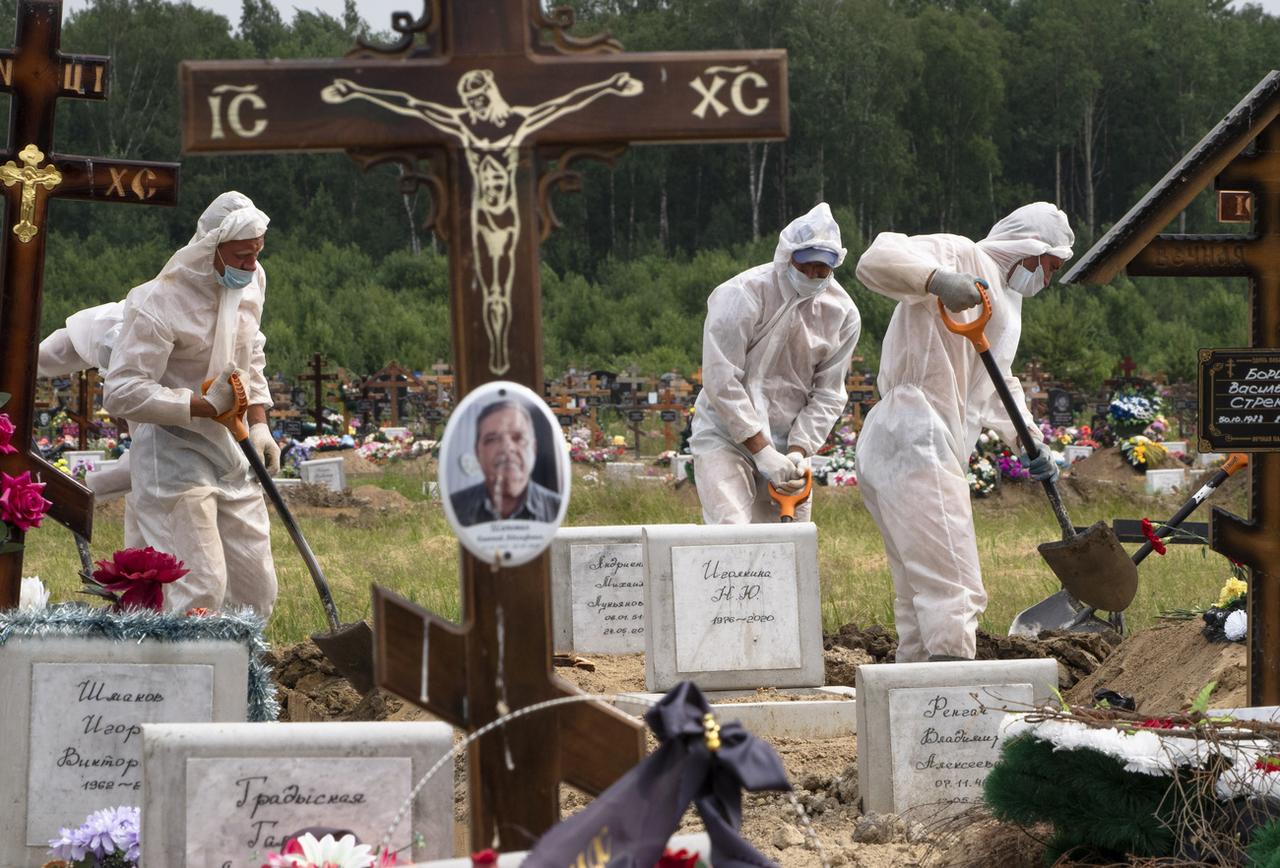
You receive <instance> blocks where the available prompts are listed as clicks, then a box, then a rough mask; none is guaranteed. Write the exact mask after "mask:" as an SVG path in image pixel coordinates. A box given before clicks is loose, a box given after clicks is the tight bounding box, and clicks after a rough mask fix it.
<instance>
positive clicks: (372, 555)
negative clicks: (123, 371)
mask: <svg viewBox="0 0 1280 868" xmlns="http://www.w3.org/2000/svg"><path fill="white" fill-rule="evenodd" d="M434 469H435V468H434V462H431V461H430V459H425V458H424V459H417V460H414V461H409V462H403V463H396V464H392V465H389V466H388V467H386V468H383V469H381V470H380V472H379V473H377V474H375V475H368V476H357V477H353V478H349V479H348V483H349V484H350V485H352V486H353V487H354V488H357V489H359V488H360V487H361V486H365V485H373V486H377V487H378V488H381V489H384V492H380V494H384V495H385V496H383V497H378V498H377V501H376V504H369V505H360V504H355V503H354V502H353V503H351V504H348V505H344V506H340V507H319V506H308V505H305V504H298V503H297V502H296V501H294V503H293V505H292V508H293V509H294V514H295V517H296V518H297V519H298V523H299V525H300V526H301V527H302V531H303V533H304V534H305V536H306V538H307V541H308V542H309V543H310V544H311V547H312V549H313V550H314V551H315V554H316V557H317V558H318V559H319V561H320V564H321V566H322V567H323V569H324V571H325V575H326V577H327V578H328V580H329V582H330V584H331V585H332V587H333V594H334V598H335V601H336V602H337V606H338V612H339V615H340V616H341V618H342V620H343V621H344V622H350V621H355V620H357V619H360V618H367V617H368V616H369V588H370V585H371V584H373V583H375V582H376V583H378V584H381V585H384V586H386V587H389V588H391V589H393V590H395V591H396V592H398V593H400V594H403V595H404V596H406V597H408V598H410V599H412V600H414V601H415V602H417V603H418V604H420V605H422V606H424V607H425V608H427V609H430V610H432V611H434V612H437V613H439V614H441V615H442V616H444V617H447V618H450V619H452V620H457V619H458V617H459V606H458V573H457V560H458V559H457V544H456V542H455V540H454V537H453V535H452V533H451V532H450V530H449V527H448V524H447V523H446V521H445V518H444V512H443V510H442V509H441V507H440V505H439V504H438V503H434V502H432V501H431V500H430V499H429V498H428V497H427V495H426V494H425V493H424V489H425V487H426V485H425V480H426V479H428V478H434V475H435V474H434ZM588 473H590V470H589V469H586V470H584V469H583V467H582V466H575V468H574V488H573V495H572V501H571V504H570V508H569V516H568V519H567V521H566V525H607V524H661V523H697V522H699V521H700V519H701V516H700V512H699V509H698V500H697V495H696V493H695V492H694V491H693V490H692V487H691V486H689V485H683V486H681V487H680V488H679V489H675V488H673V487H672V486H671V485H670V484H668V483H660V482H640V483H636V484H632V485H605V484H597V483H593V482H591V481H588V480H586V479H584V476H586V475H587V474H588ZM594 475H598V476H603V474H602V473H598V474H594ZM1135 478H1136V477H1135ZM814 493H815V494H814V496H815V502H814V515H815V517H816V521H817V524H818V559H819V571H820V575H821V582H822V618H823V628H824V630H826V631H828V632H830V631H833V630H835V629H836V628H837V627H839V626H841V625H843V624H847V623H857V624H860V625H866V624H869V623H879V624H884V625H886V626H891V625H892V624H893V591H892V586H891V583H890V580H889V570H888V566H887V563H886V561H885V555H884V549H883V547H882V544H881V541H880V535H879V532H878V531H877V530H876V526H875V523H874V522H873V521H872V520H871V516H870V515H869V514H868V513H867V511H866V509H865V508H864V507H863V505H862V498H861V495H860V493H859V491H858V489H857V488H824V487H815V489H814ZM1065 494H1066V497H1067V501H1066V502H1067V507H1068V509H1069V511H1070V513H1071V518H1072V520H1073V521H1074V523H1075V524H1076V525H1078V526H1083V525H1087V524H1090V523H1092V522H1094V521H1097V520H1107V521H1108V522H1110V521H1111V520H1112V519H1114V518H1143V517H1144V516H1145V517H1150V518H1152V519H1153V520H1156V519H1158V518H1159V517H1161V516H1168V515H1170V514H1172V513H1173V511H1174V510H1175V509H1176V508H1177V506H1178V505H1179V500H1178V499H1177V498H1176V497H1175V498H1167V497H1166V498H1161V499H1156V498H1152V497H1146V496H1144V495H1141V494H1136V493H1135V494H1128V493H1127V492H1125V491H1122V490H1121V489H1120V487H1116V488H1114V489H1107V490H1105V492H1104V493H1098V492H1096V491H1094V492H1091V493H1090V496H1088V497H1087V498H1086V497H1082V496H1081V495H1079V494H1077V493H1075V492H1073V491H1072V490H1071V488H1070V487H1069V486H1068V487H1067V488H1066V491H1065ZM1237 501H1238V502H1237ZM1218 503H1219V505H1222V506H1225V507H1227V508H1229V509H1231V510H1232V511H1234V512H1236V513H1237V514H1245V506H1244V503H1243V496H1242V495H1241V494H1240V493H1235V494H1234V495H1232V496H1230V497H1228V498H1226V499H1220V500H1218ZM973 506H974V520H975V523H976V526H977V532H978V553H979V556H980V558H981V561H982V572H983V578H984V581H985V583H986V587H987V591H988V594H989V596H990V602H989V604H988V607H987V611H986V613H985V615H984V616H983V618H982V623H981V626H982V628H983V629H985V630H987V631H989V632H992V633H1000V634H1003V633H1005V632H1007V630H1008V627H1009V622H1010V621H1011V620H1012V619H1013V617H1014V615H1016V614H1017V613H1018V612H1019V611H1021V610H1022V609H1024V608H1026V607H1027V606H1030V605H1032V604H1034V603H1036V602H1038V601H1040V600H1041V599H1043V598H1044V597H1046V596H1048V595H1049V594H1051V593H1053V592H1054V591H1056V590H1057V589H1058V584H1057V581H1056V579H1055V578H1054V577H1053V574H1052V573H1051V572H1050V570H1049V568H1048V567H1047V566H1046V565H1045V564H1044V562H1043V561H1042V560H1041V559H1040V557H1039V555H1038V554H1037V553H1036V545H1037V544H1038V543H1041V542H1044V541H1047V540H1055V539H1058V538H1059V533H1058V527H1057V523H1056V522H1055V521H1054V519H1053V515H1052V513H1051V511H1050V509H1049V507H1048V504H1047V503H1046V502H1045V500H1044V497H1043V495H1042V494H1040V492H1039V490H1038V488H1035V489H1033V488H1032V487H1031V486H1030V485H1027V484H1022V485H1017V484H1012V483H1009V484H1006V487H1005V489H1004V490H1003V491H1002V492H1001V493H1000V494H999V495H998V496H996V497H992V498H988V499H980V500H976V501H974V504H973ZM1207 517H1208V509H1207V507H1206V508H1202V510H1201V511H1199V512H1198V513H1196V514H1194V515H1193V516H1192V517H1191V519H1190V520H1191V521H1207ZM123 536H124V530H123V501H122V500H117V501H115V502H113V503H109V504H104V505H100V506H99V507H98V511H97V515H96V517H95V520H94V538H93V542H92V545H91V550H92V552H93V557H94V559H95V560H98V559H103V558H109V557H110V556H111V554H112V552H114V551H116V550H117V549H118V548H121V547H122V545H123ZM271 539H272V548H273V551H274V553H275V561H276V572H277V575H278V577H279V581H280V597H279V600H278V601H277V604H276V609H275V613H274V614H273V616H272V618H271V623H270V625H269V626H268V629H267V638H268V639H269V641H271V642H272V643H273V644H283V643H290V642H296V641H299V640H301V639H303V638H305V637H306V636H308V635H310V634H312V633H315V632H321V631H324V630H327V627H326V625H325V620H324V615H323V612H322V610H321V608H320V603H319V599H318V597H317V595H316V593H315V590H314V588H313V586H312V583H311V578H310V576H309V574H308V573H307V570H306V568H305V567H304V566H303V563H302V560H301V558H300V557H299V556H298V554H297V551H296V550H295V549H294V547H293V543H292V542H291V541H290V539H289V536H288V534H287V533H286V531H285V529H284V527H283V525H282V524H281V523H280V522H279V521H276V520H275V519H274V516H273V521H272V529H271ZM1128 548H1129V549H1130V551H1132V550H1133V549H1134V548H1136V546H1134V545H1130V546H1128ZM78 571H79V561H78V558H77V556H76V551H75V546H74V544H73V542H72V539H71V535H70V534H69V533H67V532H66V531H65V530H64V529H63V528H62V527H60V526H59V525H57V524H55V523H54V522H53V521H51V520H50V521H46V522H45V524H44V526H43V527H42V528H41V529H38V530H33V531H31V532H30V533H28V535H27V550H26V555H25V560H24V566H23V572H24V573H25V574H26V575H39V576H40V577H41V578H42V579H43V580H44V582H45V583H46V585H48V586H49V587H50V589H51V591H52V596H51V600H52V601H53V602H64V601H68V600H73V599H80V600H89V599H90V598H88V597H85V596H83V595H81V594H79V593H78V589H79V579H78V577H77V573H78ZM1229 574H1230V564H1229V563H1228V562H1227V561H1226V559H1225V558H1223V557H1222V556H1221V555H1218V554H1215V553H1214V552H1211V551H1209V550H1208V549H1207V547H1205V546H1202V545H1171V546H1169V552H1168V554H1167V555H1165V556H1164V557H1159V556H1156V555H1154V554H1153V555H1152V556H1151V557H1149V558H1148V559H1147V560H1146V561H1145V562H1144V563H1143V565H1142V566H1141V568H1140V570H1139V575H1140V578H1141V584H1140V586H1139V589H1138V596H1137V598H1136V599H1135V600H1134V603H1133V605H1132V606H1131V607H1130V609H1129V610H1128V612H1127V613H1126V615H1127V618H1128V622H1129V627H1130V629H1131V630H1135V629H1141V628H1143V627H1145V626H1147V625H1149V624H1151V623H1152V621H1154V620H1155V618H1156V617H1157V616H1158V615H1159V613H1160V612H1162V611H1167V610H1173V609H1189V608H1203V607H1205V606H1208V605H1211V604H1212V603H1213V602H1214V601H1215V600H1216V599H1217V596H1218V592H1219V590H1220V589H1221V587H1222V584H1223V582H1224V581H1226V579H1227V577H1228V576H1229Z"/></svg>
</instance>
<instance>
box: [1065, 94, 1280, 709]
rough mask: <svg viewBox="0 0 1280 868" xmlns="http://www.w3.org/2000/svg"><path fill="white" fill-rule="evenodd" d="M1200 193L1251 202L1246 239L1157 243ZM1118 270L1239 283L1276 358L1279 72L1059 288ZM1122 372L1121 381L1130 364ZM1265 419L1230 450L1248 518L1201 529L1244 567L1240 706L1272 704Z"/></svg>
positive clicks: (1279, 578) (1279, 332)
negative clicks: (1244, 468)
mask: <svg viewBox="0 0 1280 868" xmlns="http://www.w3.org/2000/svg"><path fill="white" fill-rule="evenodd" d="M1251 144H1252V145H1254V148H1253V150H1252V151H1249V146H1250V145H1251ZM1210 183H1214V184H1216V186H1217V187H1219V188H1220V189H1227V190H1232V191H1245V192H1250V193H1251V194H1252V197H1251V198H1252V201H1253V208H1252V217H1253V231H1252V232H1251V233H1250V234H1248V235H1161V234H1160V231H1161V230H1162V229H1163V228H1164V227H1166V226H1168V225H1169V224H1170V223H1171V222H1172V221H1173V220H1174V219H1175V218H1176V217H1177V216H1178V214H1179V213H1180V212H1181V211H1182V210H1183V209H1185V208H1186V207H1187V205H1188V204H1190V202H1191V201H1192V200H1193V199H1194V198H1195V196H1196V195H1197V194H1198V193H1199V192H1200V191H1201V190H1203V189H1204V188H1205V187H1207V186H1208V185H1209V184H1210ZM1236 195H1237V198H1238V195H1239V194H1236ZM1237 210H1238V211H1244V210H1245V209H1243V208H1241V207H1237ZM1122 268H1125V269H1127V271H1128V273H1129V274H1130V275H1151V276H1173V275H1179V276H1184V277H1244V278H1247V279H1248V280H1249V301H1250V317H1249V320H1250V322H1249V330H1250V346H1251V347H1254V348H1263V349H1260V350H1258V352H1259V353H1264V352H1265V353H1266V354H1271V355H1275V356H1276V357H1277V358H1280V72H1272V73H1271V74H1270V75H1268V76H1267V77H1266V78H1265V79H1263V80H1262V81H1261V82H1260V83H1259V84H1258V85H1257V87H1255V88H1254V89H1253V91H1252V92H1251V93H1250V94H1249V95H1248V96H1246V97H1245V98H1244V99H1243V100H1242V101H1241V102H1240V104H1239V105H1237V106H1236V107H1235V108H1234V109H1233V110H1232V111H1231V113H1230V114H1228V115H1227V116H1226V117H1225V118H1223V120H1222V121H1221V122H1220V123H1219V124H1218V125H1217V126H1216V127H1214V128H1213V129H1212V130H1210V131H1209V133H1208V134H1207V135H1206V136H1205V137H1204V138H1203V139H1202V140H1201V141H1200V142H1199V144H1197V145H1196V146H1195V147H1194V148H1192V149H1191V151H1189V152H1188V153H1187V155H1186V156H1185V157H1183V158H1182V160H1181V161H1179V163H1178V164H1177V165H1176V166H1174V167H1173V168H1172V169H1170V170H1169V172H1168V173H1167V174H1166V175H1165V176H1164V178H1162V179H1161V180H1160V181H1159V182H1158V183H1157V184H1156V185H1155V186H1154V187H1153V188H1152V189H1151V192H1149V193H1148V194H1147V195H1146V196H1145V197H1144V198H1143V199H1142V200H1141V201H1140V202H1138V204H1137V205H1135V206H1134V207H1133V208H1132V209H1130V211H1129V213H1128V214H1126V215H1125V216H1124V217H1123V218H1122V219H1121V220H1120V222H1118V223H1116V224H1115V226H1113V227H1112V228H1111V230H1110V231H1108V232H1107V234H1106V235H1104V236H1103V237H1102V238H1101V239H1100V240H1099V241H1098V243H1097V244H1095V245H1094V247H1093V248H1092V249H1091V250H1090V251H1089V252H1088V253H1087V254H1085V256H1084V258H1083V259H1081V261H1080V262H1079V263H1078V264H1077V265H1075V266H1074V267H1073V268H1072V269H1071V270H1070V271H1069V272H1068V273H1067V274H1066V275H1065V276H1064V277H1063V278H1062V282H1063V283H1076V282H1079V283H1107V282H1108V281H1110V280H1111V278H1112V277H1114V276H1115V274H1116V273H1117V272H1118V271H1119V270H1120V269H1122ZM1187 351H1188V352H1190V351H1191V348H1187ZM1222 352H1225V353H1232V352H1236V353H1238V352H1242V351H1233V350H1227V351H1218V350H1207V349H1201V350H1200V356H1201V364H1202V371H1201V377H1202V386H1203V377H1204V370H1203V367H1204V363H1205V361H1206V359H1207V358H1208V357H1211V356H1213V355H1214V354H1217V353H1222ZM1206 354H1208V356H1206ZM1124 370H1125V377H1126V379H1129V377H1130V375H1131V374H1132V371H1133V364H1132V362H1131V361H1129V360H1127V359H1126V364H1125V367H1124ZM1205 397H1206V396H1205V395H1204V392H1203V390H1202V392H1201V407H1200V414H1199V415H1200V419H1199V429H1200V431H1201V437H1202V445H1207V444H1205V443H1204V442H1203V438H1204V436H1205V432H1206V426H1207V425H1210V424H1212V422H1211V420H1210V419H1209V418H1207V413H1208V407H1207V406H1206V401H1205ZM1274 417H1276V413H1275V411H1274V410H1271V411H1269V412H1268V413H1267V414H1265V422H1264V423H1263V424H1261V425H1259V426H1258V431H1257V437H1256V438H1255V439H1256V440H1258V441H1260V442H1263V441H1269V444H1270V445H1265V446H1254V447H1251V446H1248V445H1247V444H1243V443H1231V444H1230V448H1231V449H1232V450H1233V451H1255V452H1256V454H1254V455H1251V456H1250V461H1249V467H1250V476H1251V483H1252V486H1251V487H1252V497H1251V503H1250V510H1249V512H1250V515H1249V518H1248V519H1243V518H1240V517H1238V516H1235V515H1232V514H1231V513H1229V512H1227V511H1226V510H1223V509H1221V508H1220V507H1216V506H1215V507H1214V508H1213V515H1212V519H1211V543H1212V546H1213V548H1214V550H1215V551H1218V552H1221V553H1222V554H1224V555H1226V556H1227V557H1228V558H1230V559H1231V560H1233V561H1236V562H1238V563H1243V564H1245V565H1246V566H1248V567H1249V575H1250V580H1249V597H1248V600H1249V704H1250V705H1277V704H1280V454H1278V452H1277V450H1278V449H1280V447H1278V446H1277V445H1276V444H1278V443H1280V421H1274ZM1259 418H1260V419H1263V418H1264V417H1263V416H1260V417H1259Z"/></svg>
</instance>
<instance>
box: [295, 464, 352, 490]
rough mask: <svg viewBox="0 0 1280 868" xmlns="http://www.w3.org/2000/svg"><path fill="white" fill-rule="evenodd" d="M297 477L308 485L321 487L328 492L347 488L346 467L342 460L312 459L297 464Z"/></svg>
mask: <svg viewBox="0 0 1280 868" xmlns="http://www.w3.org/2000/svg"><path fill="white" fill-rule="evenodd" d="M298 475H299V476H300V477H302V481H303V482H306V483H308V484H309V485H323V486H324V487H325V488H327V489H329V490H330V491H342V490H344V489H345V488H346V487H347V471H346V465H345V464H344V463H343V460H342V458H313V459H311V460H310V461H303V462H301V463H300V464H298Z"/></svg>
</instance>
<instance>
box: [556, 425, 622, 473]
mask: <svg viewBox="0 0 1280 868" xmlns="http://www.w3.org/2000/svg"><path fill="white" fill-rule="evenodd" d="M565 437H566V439H567V440H568V442H569V460H570V461H575V462H578V463H580V464H604V463H606V462H609V461H617V460H618V459H619V458H622V457H623V456H625V455H626V454H627V449H626V446H625V445H624V446H598V447H593V446H592V445H591V439H592V438H591V429H589V428H586V427H579V428H572V429H569V430H567V431H565ZM625 442H626V440H625V439H623V443H625Z"/></svg>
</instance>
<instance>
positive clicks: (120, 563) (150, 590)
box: [93, 546, 191, 612]
mask: <svg viewBox="0 0 1280 868" xmlns="http://www.w3.org/2000/svg"><path fill="white" fill-rule="evenodd" d="M96 563H97V565H98V569H96V570H94V571H93V580H94V581H95V582H97V583H98V584H99V585H102V587H104V588H106V589H107V590H108V591H123V592H124V596H122V597H121V598H120V599H119V600H118V601H117V602H116V605H115V608H116V611H121V610H124V609H129V608H139V609H154V610H155V611H157V612H158V611H160V610H161V609H162V608H164V588H162V587H161V585H166V584H168V583H169V582H175V581H177V580H178V579H180V578H182V577H183V576H185V575H186V574H187V573H189V572H191V571H190V570H188V569H186V568H185V567H184V566H183V563H182V561H180V560H178V559H177V558H175V557H174V556H173V555H171V554H168V553H167V552H158V551H156V550H155V549H153V548H152V547H151V546H147V547H146V548H145V549H122V550H121V551H118V552H116V553H115V554H114V555H112V556H111V560H109V561H97V562H96Z"/></svg>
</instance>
